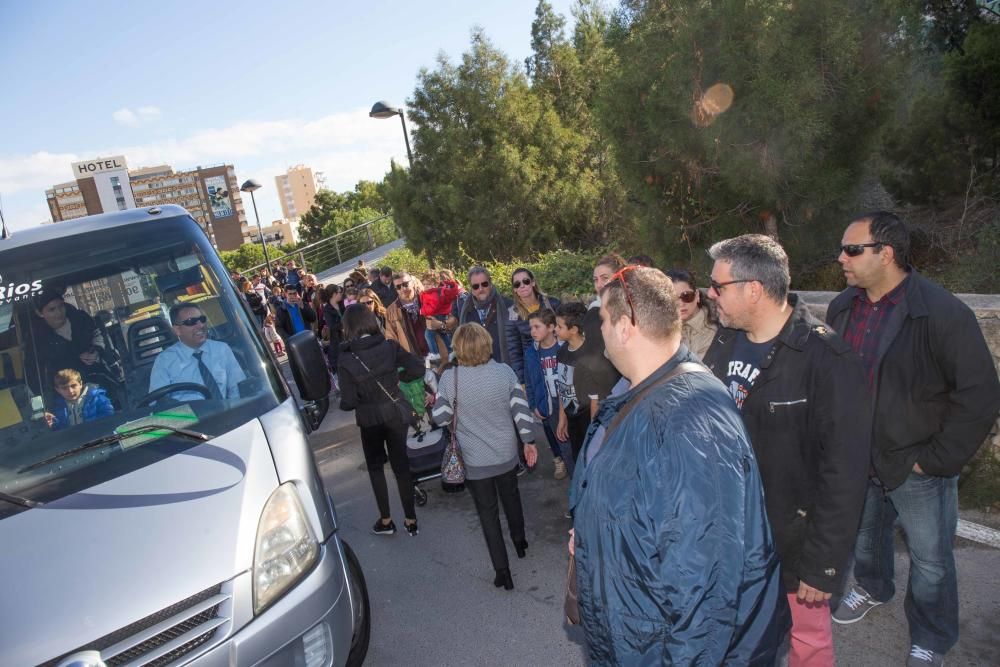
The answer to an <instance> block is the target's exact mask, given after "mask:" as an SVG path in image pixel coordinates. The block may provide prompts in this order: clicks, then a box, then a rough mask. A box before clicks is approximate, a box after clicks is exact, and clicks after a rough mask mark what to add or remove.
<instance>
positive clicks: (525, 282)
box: [472, 278, 531, 289]
mask: <svg viewBox="0 0 1000 667" xmlns="http://www.w3.org/2000/svg"><path fill="white" fill-rule="evenodd" d="M513 285H514V289H517V288H519V287H520V286H521V285H524V286H525V287H530V286H531V278H525V279H524V280H515V281H514V283H513ZM472 289H475V287H473V288H472Z"/></svg>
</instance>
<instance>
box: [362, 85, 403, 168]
mask: <svg viewBox="0 0 1000 667" xmlns="http://www.w3.org/2000/svg"><path fill="white" fill-rule="evenodd" d="M368 116H369V117H370V118H379V119H385V118H392V117H393V116H399V120H400V122H401V123H403V139H404V140H405V141H406V157H407V158H409V160H410V168H411V169H412V168H413V153H412V152H411V151H410V135H408V134H407V133H406V118H405V117H404V114H403V110H402V109H397V108H396V107H393V106H389V103H388V102H386V101H384V100H381V101H379V102H376V103H375V104H374V105H372V110H371V111H369V112H368Z"/></svg>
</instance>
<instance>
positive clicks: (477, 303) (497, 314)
mask: <svg viewBox="0 0 1000 667" xmlns="http://www.w3.org/2000/svg"><path fill="white" fill-rule="evenodd" d="M468 278H469V291H468V292H467V293H466V294H465V296H463V297H460V298H459V299H458V300H456V301H455V305H454V306H452V309H451V315H450V316H449V317H448V320H447V321H446V322H445V324H446V325H447V328H448V329H449V330H451V331H454V330H455V329H457V328H458V327H459V325H462V324H465V323H466V322H476V323H478V324H481V325H482V326H483V327H485V329H486V330H487V331H489V332H490V338H492V339H493V360H494V361H496V362H497V363H502V364H508V365H510V353H509V351H508V348H507V331H506V329H507V326H506V325H507V322H506V317H507V313H508V312H509V311H510V308H511V306H512V305H513V304H512V302H511V301H510V300H509V299H507V298H505V297H504V296H503V295H501V294H500V293H499V292H498V291H497V289H496V287H495V286H494V285H493V280H492V278H491V277H490V272H489V271H487V270H486V269H484V268H483V267H481V266H474V267H472V268H471V269H469V273H468Z"/></svg>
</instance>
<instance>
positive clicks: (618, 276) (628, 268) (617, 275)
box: [608, 264, 639, 326]
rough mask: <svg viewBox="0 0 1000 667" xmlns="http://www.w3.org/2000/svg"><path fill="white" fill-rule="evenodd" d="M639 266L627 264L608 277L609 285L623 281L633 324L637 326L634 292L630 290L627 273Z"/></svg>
mask: <svg viewBox="0 0 1000 667" xmlns="http://www.w3.org/2000/svg"><path fill="white" fill-rule="evenodd" d="M638 268H639V266H638V265H636V264H630V265H629V266H626V267H625V268H623V269H622V270H620V271H618V272H616V273H615V274H614V275H613V276H611V277H610V278H608V285H610V284H611V283H613V282H614V281H616V280H620V281H621V283H622V289H623V290H624V291H625V300H626V301H628V309H629V319H630V320H631V321H632V326H635V304H634V303H632V292H631V291H629V288H628V281H627V280H625V274H626V273H628V272H629V271H635V270H636V269H638Z"/></svg>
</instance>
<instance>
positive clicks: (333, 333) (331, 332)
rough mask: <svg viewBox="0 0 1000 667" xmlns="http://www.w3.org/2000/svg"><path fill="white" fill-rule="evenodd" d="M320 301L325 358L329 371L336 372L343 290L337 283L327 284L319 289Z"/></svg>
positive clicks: (340, 337) (340, 340)
mask: <svg viewBox="0 0 1000 667" xmlns="http://www.w3.org/2000/svg"><path fill="white" fill-rule="evenodd" d="M319 294H320V296H319V298H320V301H321V302H322V304H323V323H324V324H325V328H326V332H327V340H328V343H329V345H328V346H327V348H326V360H327V362H328V363H329V366H330V372H331V373H336V372H337V359H338V357H339V356H340V344H341V342H342V341H343V328H342V322H343V318H342V317H341V312H340V304H342V303H343V302H344V290H342V289H340V286H339V285H327V286H326V287H324V288H323V289H321V290H320V293H319Z"/></svg>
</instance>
